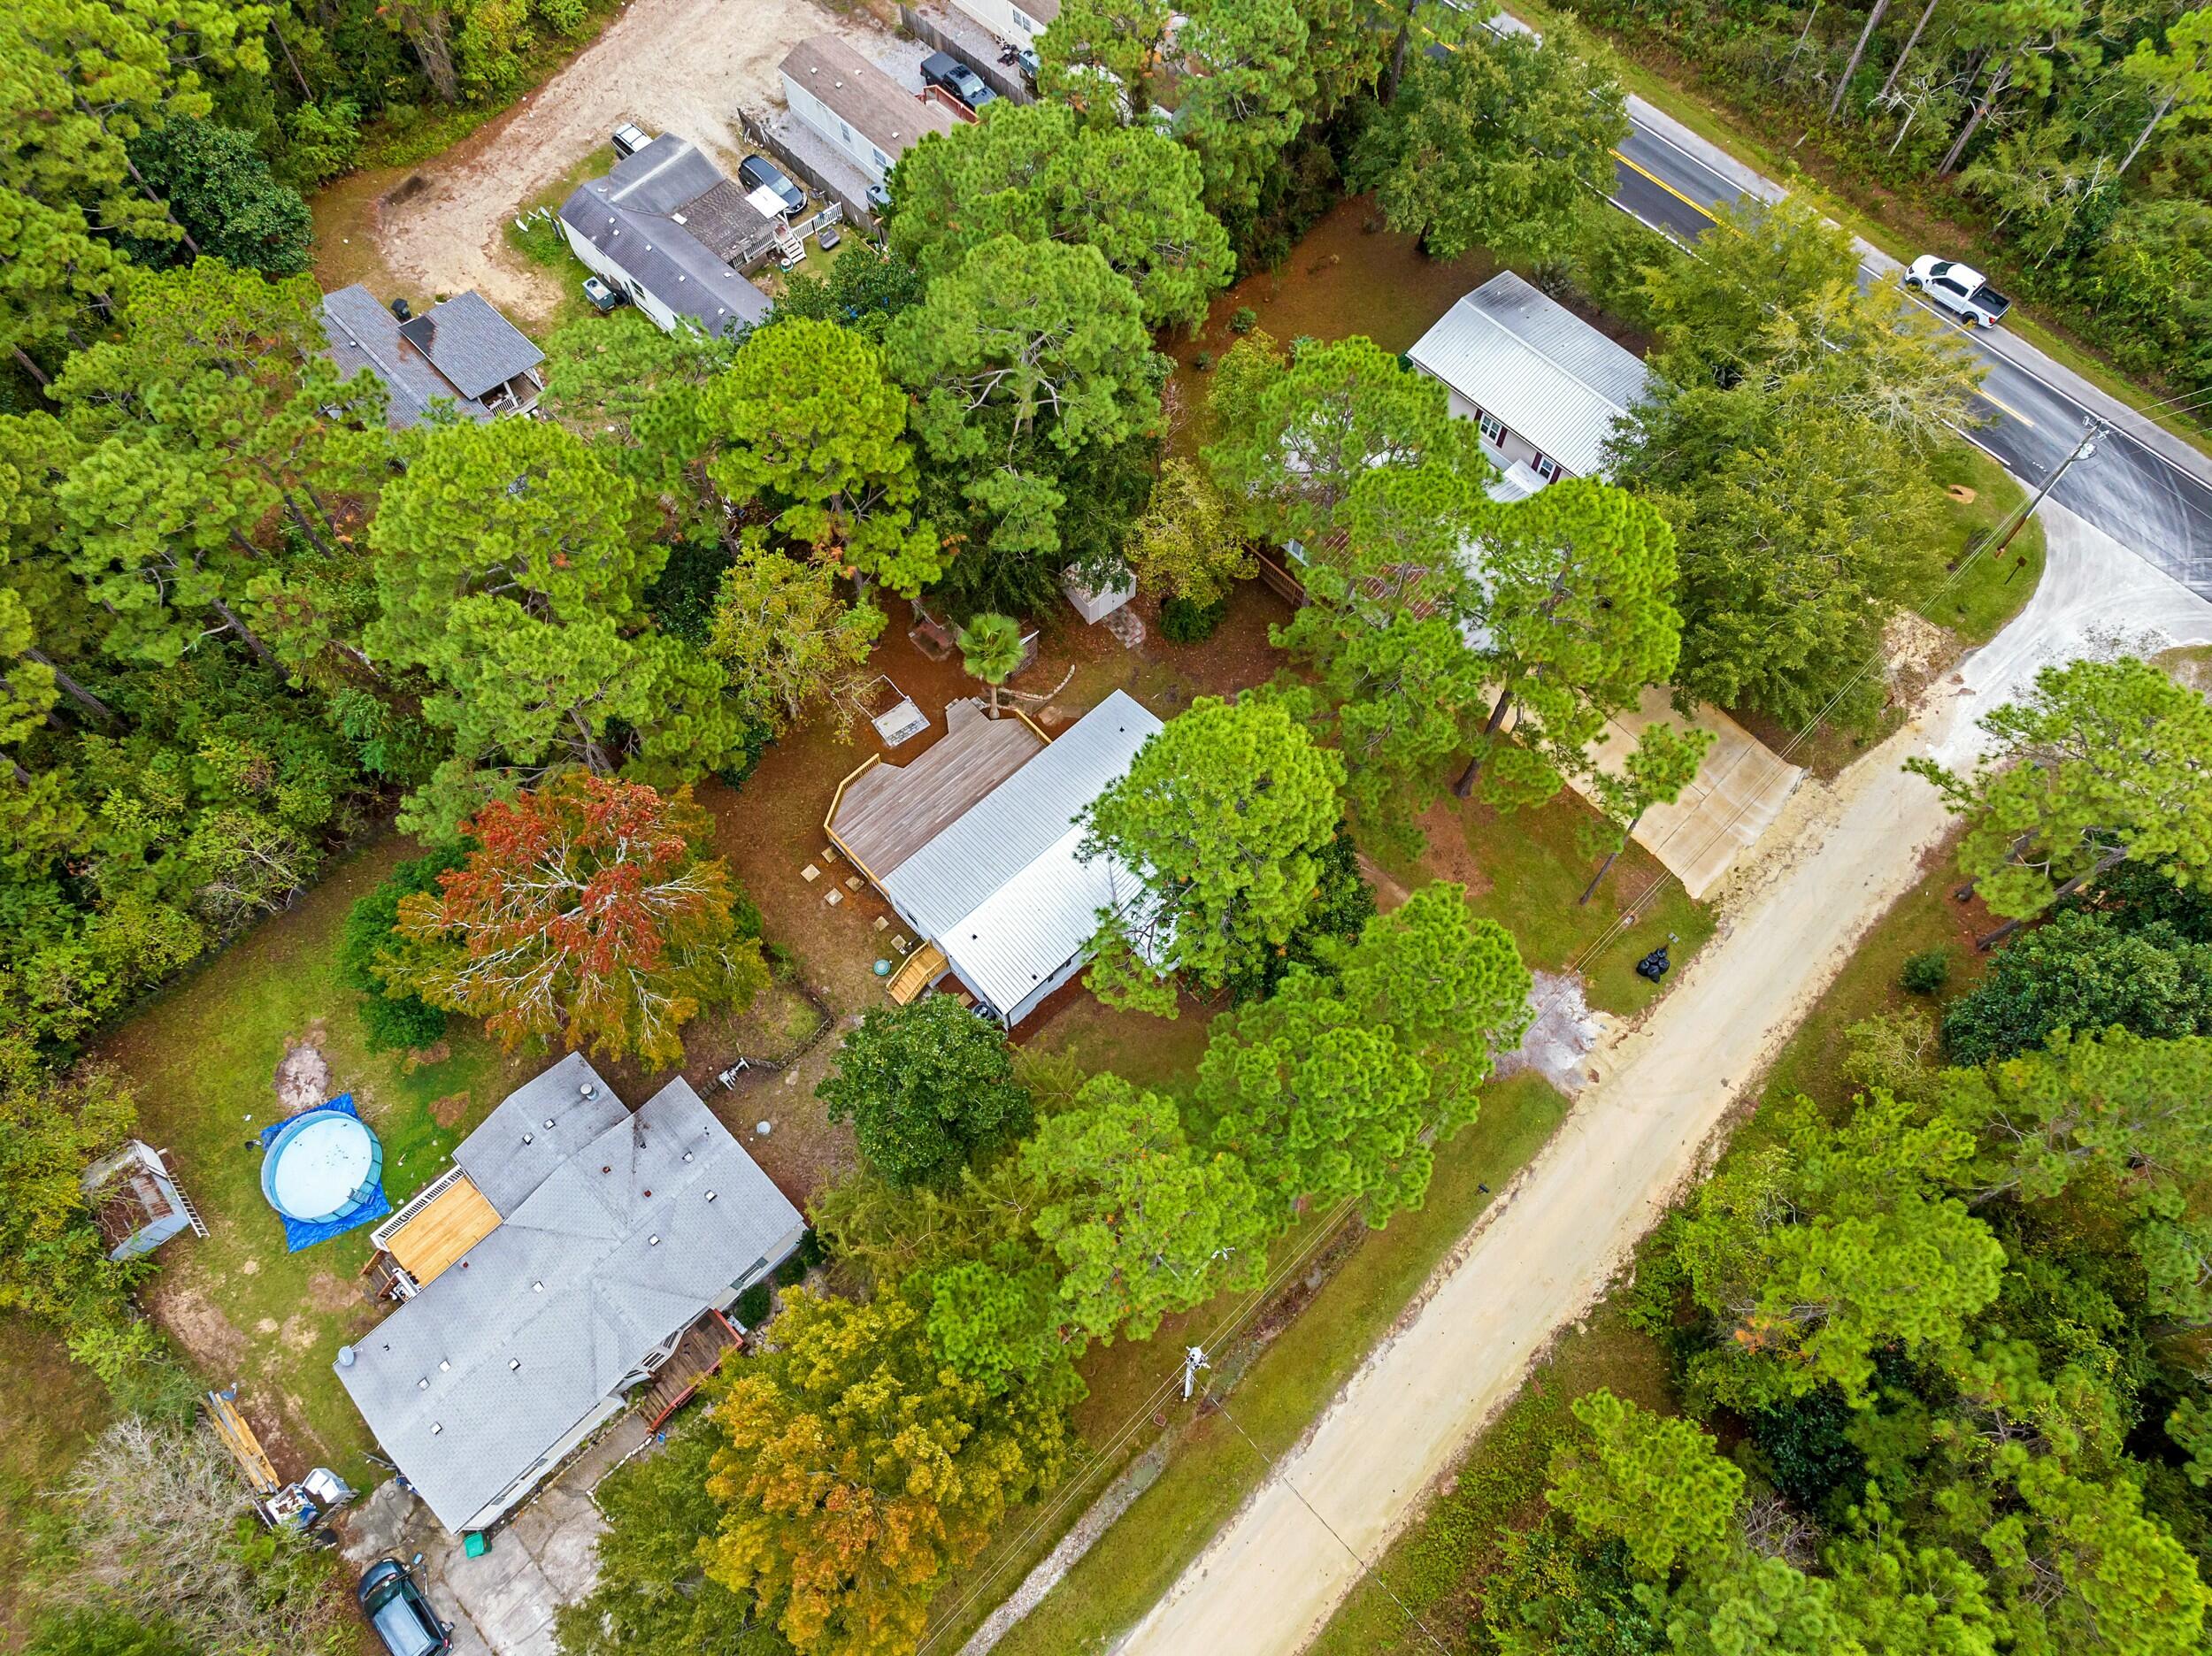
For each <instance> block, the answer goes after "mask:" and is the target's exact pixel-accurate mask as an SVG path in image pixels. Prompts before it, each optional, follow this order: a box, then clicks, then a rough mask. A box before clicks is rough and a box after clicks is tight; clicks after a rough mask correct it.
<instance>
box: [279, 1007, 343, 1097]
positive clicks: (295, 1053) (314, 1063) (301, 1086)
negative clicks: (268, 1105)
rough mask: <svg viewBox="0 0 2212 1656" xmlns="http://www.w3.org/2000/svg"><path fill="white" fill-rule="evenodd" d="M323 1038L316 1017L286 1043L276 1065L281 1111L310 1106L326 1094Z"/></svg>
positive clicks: (327, 1067)
mask: <svg viewBox="0 0 2212 1656" xmlns="http://www.w3.org/2000/svg"><path fill="white" fill-rule="evenodd" d="M326 1039H328V1035H327V1033H326V1031H325V1030H324V1028H323V1026H322V1024H321V1023H320V1022H319V1021H318V1022H316V1023H311V1024H309V1025H308V1028H307V1032H306V1033H305V1034H303V1035H300V1036H297V1037H296V1038H294V1039H292V1040H291V1041H290V1042H288V1044H287V1045H286V1046H285V1048H284V1056H283V1058H282V1059H281V1060H280V1061H279V1062H278V1064H277V1067H276V1095H277V1103H278V1105H279V1106H280V1108H282V1110H283V1112H284V1114H285V1115H298V1114H299V1113H300V1111H302V1110H311V1109H313V1108H315V1107H316V1106H317V1105H318V1104H320V1103H322V1102H323V1101H324V1100H326V1099H327V1098H329V1097H330V1060H329V1059H327V1058H326V1057H324V1056H323V1042H324V1041H325V1040H326Z"/></svg>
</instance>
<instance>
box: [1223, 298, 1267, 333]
mask: <svg viewBox="0 0 2212 1656" xmlns="http://www.w3.org/2000/svg"><path fill="white" fill-rule="evenodd" d="M1259 325H1260V313H1259V312H1258V311H1255V310H1254V309H1252V307H1251V306H1250V305H1248V304H1240V305H1239V306H1238V307H1237V308H1236V311H1234V313H1233V314H1232V315H1231V317H1230V318H1229V332H1230V333H1232V334H1249V333H1250V332H1251V331H1252V330H1253V329H1254V328H1256V327H1257V326H1259Z"/></svg>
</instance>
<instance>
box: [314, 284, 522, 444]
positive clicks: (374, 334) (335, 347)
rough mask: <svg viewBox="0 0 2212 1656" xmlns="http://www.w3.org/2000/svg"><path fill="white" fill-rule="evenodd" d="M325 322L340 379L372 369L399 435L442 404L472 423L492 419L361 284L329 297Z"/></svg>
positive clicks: (388, 417) (325, 297)
mask: <svg viewBox="0 0 2212 1656" xmlns="http://www.w3.org/2000/svg"><path fill="white" fill-rule="evenodd" d="M322 318H323V337H324V338H325V339H326V340H327V341H329V345H330V349H329V350H328V351H327V353H326V355H327V356H328V357H330V360H331V361H332V362H333V363H334V364H336V365H337V369H338V374H339V377H340V378H341V379H345V380H350V379H352V378H353V376H354V375H355V374H357V373H358V372H361V370H363V369H364V368H366V369H367V370H368V371H369V372H372V373H373V374H374V375H375V376H376V377H377V378H378V379H379V380H382V381H383V382H384V389H385V391H386V393H387V395H386V399H385V421H386V423H387V424H388V425H389V426H391V427H392V428H393V429H394V430H395V431H405V430H406V429H407V428H408V427H409V426H413V425H415V424H416V423H417V422H418V421H419V420H420V419H421V418H422V417H423V416H424V415H425V414H427V413H428V412H429V411H430V405H431V404H432V403H437V402H445V403H451V404H452V405H453V406H454V407H455V408H457V409H458V410H460V411H461V412H462V413H464V414H465V415H467V416H468V417H469V418H472V419H489V418H491V411H490V410H488V409H486V408H485V407H484V406H483V405H482V404H480V403H473V402H471V401H469V400H467V399H465V398H464V397H463V396H462V395H461V394H460V393H459V392H458V391H457V390H456V389H455V387H453V386H451V385H450V384H449V383H448V382H447V381H446V380H445V378H444V376H443V375H442V374H440V373H439V372H438V371H437V370H436V369H435V368H434V367H432V366H431V364H430V363H429V361H428V360H427V359H426V358H425V357H423V356H422V355H421V354H420V353H419V352H418V351H416V350H414V349H411V348H409V347H407V346H406V345H405V344H404V343H403V341H402V339H401V336H400V331H399V318H397V317H396V316H394V315H393V314H392V313H391V312H390V311H388V310H386V309H385V308H384V305H383V303H382V302H381V301H380V300H379V299H378V298H377V296H376V295H374V294H373V293H371V292H370V291H369V290H368V289H367V288H364V287H362V286H361V285H360V284H359V283H358V282H356V283H355V284H354V285H353V286H352V287H350V288H340V289H338V291H337V292H336V293H332V294H325V295H323V306H322Z"/></svg>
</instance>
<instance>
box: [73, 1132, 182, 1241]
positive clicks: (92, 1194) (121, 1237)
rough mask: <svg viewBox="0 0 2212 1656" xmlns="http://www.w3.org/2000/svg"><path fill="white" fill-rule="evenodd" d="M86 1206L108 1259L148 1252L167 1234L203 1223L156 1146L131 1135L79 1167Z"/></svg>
mask: <svg viewBox="0 0 2212 1656" xmlns="http://www.w3.org/2000/svg"><path fill="white" fill-rule="evenodd" d="M82 1182H83V1184H84V1196H85V1206H87V1207H89V1208H91V1209H92V1218H93V1223H95V1224H96V1225H98V1226H99V1228H100V1237H101V1239H102V1240H103V1241H104V1242H105V1243H106V1244H107V1247H108V1257H109V1258H110V1259H111V1260H127V1259H136V1258H137V1257H138V1256H139V1255H140V1254H142V1253H152V1252H153V1251H154V1250H155V1249H156V1248H157V1247H159V1246H161V1245H162V1244H163V1243H164V1242H166V1241H167V1240H168V1239H169V1238H171V1237H173V1236H181V1235H182V1234H183V1233H184V1232H185V1231H187V1230H189V1231H191V1232H192V1233H193V1234H194V1235H195V1236H205V1235H206V1234H207V1226H206V1224H205V1223H203V1222H202V1220H201V1218H200V1215H199V1212H198V1210H197V1209H196V1208H195V1207H193V1206H192V1201H191V1199H190V1198H189V1197H188V1196H187V1195H186V1194H185V1193H184V1189H183V1187H182V1186H181V1185H180V1184H178V1183H177V1180H176V1176H175V1175H174V1174H173V1173H171V1172H170V1171H169V1165H168V1163H167V1162H166V1161H164V1160H163V1158H162V1154H161V1152H160V1151H158V1150H157V1149H155V1148H154V1147H153V1146H151V1145H149V1144H145V1143H142V1141H140V1140H139V1139H136V1138H134V1139H132V1140H131V1141H130V1142H129V1143H127V1144H126V1145H125V1146H123V1147H122V1148H121V1149H119V1150H118V1151H116V1152H115V1153H114V1154H111V1155H106V1156H103V1157H101V1158H100V1160H99V1161H95V1162H94V1163H93V1164H92V1165H91V1166H90V1167H88V1168H87V1169H85V1170H84V1177H83V1181H82Z"/></svg>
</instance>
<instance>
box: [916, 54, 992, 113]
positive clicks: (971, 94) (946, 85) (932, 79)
mask: <svg viewBox="0 0 2212 1656" xmlns="http://www.w3.org/2000/svg"><path fill="white" fill-rule="evenodd" d="M922 80H923V81H924V82H925V83H926V84H927V85H930V86H933V87H937V88H941V90H943V91H947V92H949V93H951V94H952V95H953V96H955V97H956V98H958V99H959V100H960V101H961V102H962V103H965V104H966V105H967V106H968V107H969V108H970V109H972V110H975V111H981V110H982V108H983V106H984V105H985V104H986V103H989V102H990V101H991V100H992V99H994V98H995V97H996V96H998V94H997V93H995V92H994V91H992V90H991V88H989V87H987V86H985V85H984V84H983V77H982V76H981V75H979V74H978V73H976V72H975V71H974V70H972V69H971V68H969V67H968V65H965V64H964V63H962V62H961V61H960V60H959V59H958V58H956V57H954V56H953V55H952V54H951V53H950V52H932V53H930V55H929V56H928V57H926V58H923V59H922Z"/></svg>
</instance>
